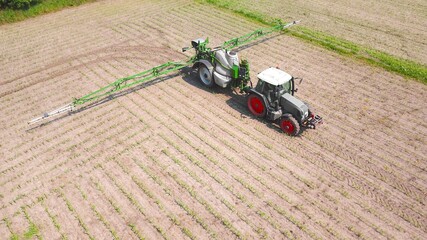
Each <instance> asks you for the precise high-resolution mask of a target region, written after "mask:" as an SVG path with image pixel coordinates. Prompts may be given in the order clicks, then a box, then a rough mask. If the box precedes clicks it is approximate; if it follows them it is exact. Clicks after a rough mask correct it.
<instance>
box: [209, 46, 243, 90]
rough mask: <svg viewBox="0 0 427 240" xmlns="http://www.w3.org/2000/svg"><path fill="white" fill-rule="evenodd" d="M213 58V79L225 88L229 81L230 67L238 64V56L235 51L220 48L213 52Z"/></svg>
mask: <svg viewBox="0 0 427 240" xmlns="http://www.w3.org/2000/svg"><path fill="white" fill-rule="evenodd" d="M215 58H216V61H215V63H216V66H215V71H214V74H213V75H214V80H215V83H216V84H217V85H218V86H221V87H223V88H225V87H227V85H228V83H229V82H230V81H231V68H232V67H233V65H237V66H239V57H238V56H237V53H236V52H233V51H225V50H223V49H221V50H218V51H216V52H215Z"/></svg>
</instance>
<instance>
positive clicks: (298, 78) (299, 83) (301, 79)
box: [294, 77, 303, 85]
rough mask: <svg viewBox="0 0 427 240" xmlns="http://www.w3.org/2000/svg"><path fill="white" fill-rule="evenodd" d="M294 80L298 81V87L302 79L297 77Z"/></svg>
mask: <svg viewBox="0 0 427 240" xmlns="http://www.w3.org/2000/svg"><path fill="white" fill-rule="evenodd" d="M294 79H295V80H299V83H298V85H300V84H301V83H302V80H303V78H299V77H296V78H294Z"/></svg>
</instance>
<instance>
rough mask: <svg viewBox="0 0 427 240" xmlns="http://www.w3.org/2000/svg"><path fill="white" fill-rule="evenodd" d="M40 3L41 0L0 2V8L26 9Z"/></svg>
mask: <svg viewBox="0 0 427 240" xmlns="http://www.w3.org/2000/svg"><path fill="white" fill-rule="evenodd" d="M40 2H41V0H0V8H2V9H6V8H11V9H28V8H30V7H31V6H33V5H35V4H37V3H40Z"/></svg>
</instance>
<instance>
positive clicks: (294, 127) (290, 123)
mask: <svg viewBox="0 0 427 240" xmlns="http://www.w3.org/2000/svg"><path fill="white" fill-rule="evenodd" d="M279 124H280V128H281V129H282V131H283V132H284V133H286V134H288V135H289V136H297V135H298V134H299V132H300V125H299V123H298V121H297V120H295V118H294V117H292V116H290V115H285V116H283V117H282V118H281V119H280V123H279Z"/></svg>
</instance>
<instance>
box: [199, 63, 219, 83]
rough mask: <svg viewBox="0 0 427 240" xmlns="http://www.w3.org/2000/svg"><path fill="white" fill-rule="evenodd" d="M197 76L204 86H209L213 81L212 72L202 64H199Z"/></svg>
mask: <svg viewBox="0 0 427 240" xmlns="http://www.w3.org/2000/svg"><path fill="white" fill-rule="evenodd" d="M199 77H200V81H201V82H202V83H203V85H205V86H206V87H209V88H210V87H212V86H213V85H214V83H215V82H214V80H213V76H212V72H211V71H209V69H208V68H207V67H206V65H204V64H200V67H199Z"/></svg>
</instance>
